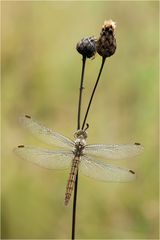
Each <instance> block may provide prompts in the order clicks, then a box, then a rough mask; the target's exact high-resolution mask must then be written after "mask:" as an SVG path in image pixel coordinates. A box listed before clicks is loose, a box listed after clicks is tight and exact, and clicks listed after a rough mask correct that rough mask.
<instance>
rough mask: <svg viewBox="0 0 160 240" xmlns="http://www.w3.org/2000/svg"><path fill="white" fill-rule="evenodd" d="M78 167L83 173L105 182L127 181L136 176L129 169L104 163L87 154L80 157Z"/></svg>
mask: <svg viewBox="0 0 160 240" xmlns="http://www.w3.org/2000/svg"><path fill="white" fill-rule="evenodd" d="M79 169H80V171H81V172H82V173H83V174H84V175H86V176H88V177H91V178H94V179H96V180H99V181H105V182H129V181H132V180H134V179H135V176H136V175H135V173H134V172H133V171H132V170H130V169H125V168H120V167H116V166H112V165H110V164H105V163H102V162H100V161H98V160H96V159H92V158H90V157H87V156H82V157H81V162H80V166H79Z"/></svg>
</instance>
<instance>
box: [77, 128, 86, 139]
mask: <svg viewBox="0 0 160 240" xmlns="http://www.w3.org/2000/svg"><path fill="white" fill-rule="evenodd" d="M74 138H75V139H77V138H80V139H86V138H87V132H86V131H84V130H77V131H76V132H75V133H74Z"/></svg>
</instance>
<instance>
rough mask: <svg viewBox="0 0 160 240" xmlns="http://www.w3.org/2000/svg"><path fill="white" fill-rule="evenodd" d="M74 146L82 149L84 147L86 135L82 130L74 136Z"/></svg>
mask: <svg viewBox="0 0 160 240" xmlns="http://www.w3.org/2000/svg"><path fill="white" fill-rule="evenodd" d="M74 138H75V139H76V140H75V145H77V146H81V147H82V148H83V147H84V146H85V145H86V138H87V133H86V131H84V130H78V131H76V132H75V134H74Z"/></svg>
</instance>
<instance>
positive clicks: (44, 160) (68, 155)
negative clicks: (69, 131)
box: [14, 145, 73, 169]
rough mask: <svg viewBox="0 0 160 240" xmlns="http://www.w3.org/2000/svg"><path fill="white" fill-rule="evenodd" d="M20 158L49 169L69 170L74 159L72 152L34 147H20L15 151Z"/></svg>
mask: <svg viewBox="0 0 160 240" xmlns="http://www.w3.org/2000/svg"><path fill="white" fill-rule="evenodd" d="M14 152H15V153H16V155H18V156H19V157H21V158H23V159H26V160H28V161H30V162H32V163H35V164H37V165H39V166H41V167H44V168H48V169H65V168H68V167H69V166H70V164H71V161H72V159H73V153H72V152H71V151H67V150H66V151H52V150H48V149H42V148H34V147H32V146H24V145H20V146H18V147H17V148H15V149H14Z"/></svg>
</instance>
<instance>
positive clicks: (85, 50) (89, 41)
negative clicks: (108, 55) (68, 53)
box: [76, 37, 96, 58]
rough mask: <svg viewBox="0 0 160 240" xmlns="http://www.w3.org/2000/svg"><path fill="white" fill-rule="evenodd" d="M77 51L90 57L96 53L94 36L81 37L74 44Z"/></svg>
mask: <svg viewBox="0 0 160 240" xmlns="http://www.w3.org/2000/svg"><path fill="white" fill-rule="evenodd" d="M76 49H77V51H78V52H79V53H80V54H82V55H83V56H84V57H87V58H91V57H93V56H94V55H95V53H96V38H95V37H86V38H82V39H81V40H80V41H79V42H78V43H77V46H76Z"/></svg>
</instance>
